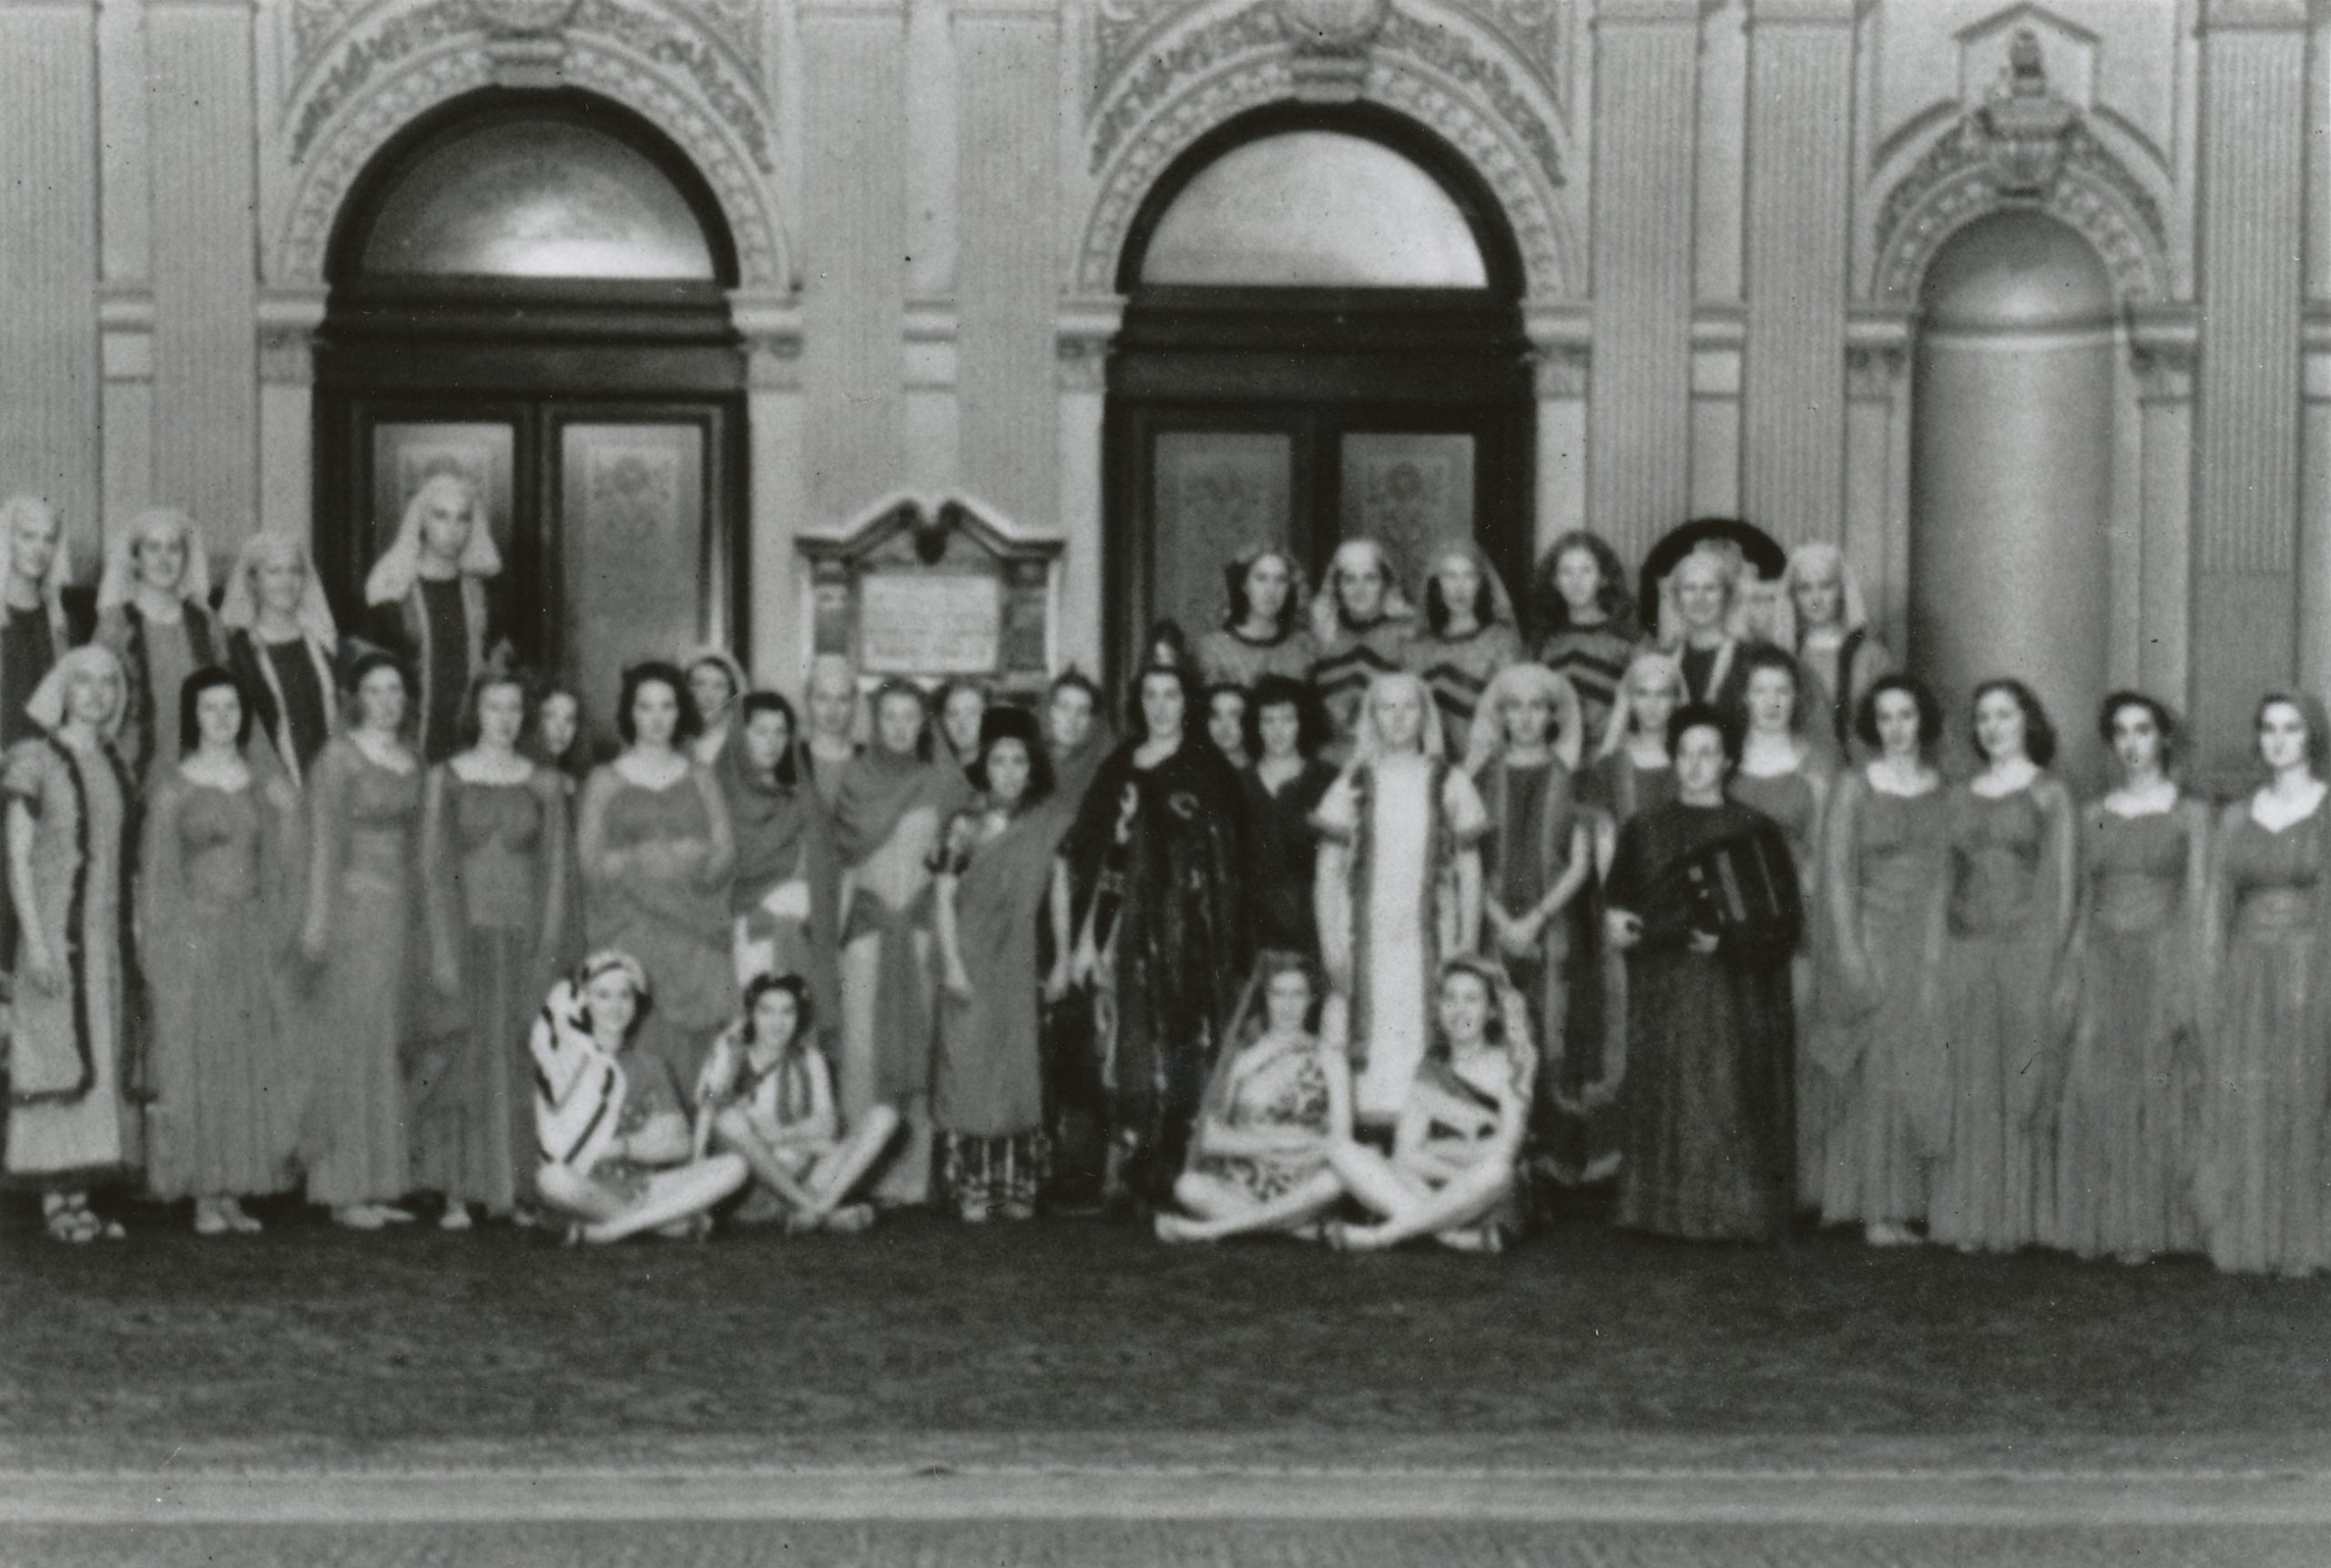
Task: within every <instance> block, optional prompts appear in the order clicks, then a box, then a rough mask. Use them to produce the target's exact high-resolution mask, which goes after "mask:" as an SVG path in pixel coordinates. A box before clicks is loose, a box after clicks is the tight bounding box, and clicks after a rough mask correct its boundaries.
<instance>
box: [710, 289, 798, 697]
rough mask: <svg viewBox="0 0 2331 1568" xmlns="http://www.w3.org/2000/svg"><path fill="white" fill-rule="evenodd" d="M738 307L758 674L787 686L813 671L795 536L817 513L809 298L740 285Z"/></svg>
mask: <svg viewBox="0 0 2331 1568" xmlns="http://www.w3.org/2000/svg"><path fill="white" fill-rule="evenodd" d="M728 311H729V315H730V317H731V319H732V320H734V321H735V322H736V323H737V335H738V337H739V338H741V339H743V340H744V343H745V423H746V439H747V441H748V443H749V451H748V473H750V475H751V484H752V499H751V514H750V518H749V522H748V527H749V529H750V536H749V538H748V542H747V547H746V560H747V570H748V573H749V574H750V579H751V580H750V588H751V596H750V601H749V602H750V603H751V605H752V615H753V624H752V627H751V635H750V636H748V638H747V639H746V640H747V642H748V644H749V649H748V651H749V653H750V655H751V657H752V676H753V678H754V680H756V681H758V682H760V683H763V684H766V685H769V686H773V687H779V688H780V689H782V690H786V691H798V690H799V689H800V686H801V680H802V677H803V676H804V675H806V674H807V666H808V658H809V626H807V625H806V624H804V623H803V620H802V616H801V614H800V611H801V599H802V593H801V583H802V579H801V575H800V564H799V561H798V560H797V559H796V552H795V550H794V548H793V541H794V540H795V538H797V537H798V536H799V535H800V533H801V531H802V529H803V528H804V527H805V526H807V525H808V522H809V400H808V398H807V397H805V396H804V395H803V392H802V389H801V307H800V303H799V300H796V299H795V298H794V297H793V296H792V295H790V294H779V293H771V294H758V293H750V292H747V291H745V290H738V291H737V292H736V293H734V294H732V295H730V296H729V300H728Z"/></svg>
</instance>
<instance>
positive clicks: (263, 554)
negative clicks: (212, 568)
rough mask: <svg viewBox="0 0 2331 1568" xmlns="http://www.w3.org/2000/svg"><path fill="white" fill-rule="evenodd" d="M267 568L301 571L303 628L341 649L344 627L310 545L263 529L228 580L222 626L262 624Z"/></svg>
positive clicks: (237, 560)
mask: <svg viewBox="0 0 2331 1568" xmlns="http://www.w3.org/2000/svg"><path fill="white" fill-rule="evenodd" d="M266 566H297V567H299V568H300V574H301V576H302V579H303V580H302V582H301V584H300V608H299V610H298V611H297V612H296V617H297V619H298V620H299V623H300V630H301V631H303V632H305V633H306V634H307V635H308V636H309V637H310V639H311V640H313V641H314V642H316V643H318V644H320V645H321V646H322V647H326V648H331V647H337V646H338V645H339V642H340V628H339V626H336V625H334V624H333V621H332V618H331V602H330V601H329V600H327V599H326V598H325V597H324V585H323V582H322V580H321V578H319V577H318V576H317V575H316V568H315V564H314V563H313V562H312V561H310V560H309V558H308V547H307V545H304V544H302V543H301V542H300V537H299V535H296V534H278V533H272V532H270V531H267V530H264V529H262V530H261V531H260V532H259V533H257V534H254V535H251V536H250V537H249V538H248V539H246V540H244V541H243V547H242V549H241V550H239V551H238V552H237V553H236V555H235V570H234V575H231V576H229V578H228V579H227V596H226V598H225V599H224V600H223V601H221V603H220V604H219V625H220V626H228V627H230V628H235V629H239V630H243V631H249V629H250V628H251V627H252V626H257V625H258V624H259V584H258V577H259V574H260V569H261V568H262V567H266Z"/></svg>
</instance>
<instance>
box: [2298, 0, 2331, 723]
mask: <svg viewBox="0 0 2331 1568" xmlns="http://www.w3.org/2000/svg"><path fill="white" fill-rule="evenodd" d="M2305 336H2306V364H2305V366H2304V369H2303V380H2302V385H2303V386H2304V388H2305V405H2304V411H2303V414H2302V418H2303V422H2304V423H2303V424H2302V427H2301V432H2300V440H2301V443H2302V445H2301V452H2302V458H2301V463H2302V473H2301V480H2300V490H2299V609H2298V671H2299V675H2298V678H2299V684H2300V685H2302V686H2304V687H2307V688H2309V689H2310V690H2314V691H2325V690H2331V14H2326V12H2325V10H2324V9H2323V8H2322V7H2320V6H2317V7H2316V15H2315V19H2314V26H2313V29H2312V31H2311V32H2310V33H2309V35H2308V36H2307V47H2306V333H2305Z"/></svg>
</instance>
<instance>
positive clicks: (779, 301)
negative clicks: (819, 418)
mask: <svg viewBox="0 0 2331 1568" xmlns="http://www.w3.org/2000/svg"><path fill="white" fill-rule="evenodd" d="M728 316H729V320H730V321H734V322H735V323H736V326H737V335H738V337H739V338H742V339H743V340H744V342H745V384H746V385H747V387H748V388H749V389H750V390H752V391H754V392H799V391H800V390H801V335H802V334H801V302H800V300H799V298H798V297H796V296H795V295H793V294H790V293H783V292H771V291H764V290H750V289H738V290H735V291H733V292H732V293H730V294H729V296H728Z"/></svg>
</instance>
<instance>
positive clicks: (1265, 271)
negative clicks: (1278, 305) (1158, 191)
mask: <svg viewBox="0 0 2331 1568" xmlns="http://www.w3.org/2000/svg"><path fill="white" fill-rule="evenodd" d="M1141 281H1142V282H1143V283H1145V284H1165V285H1184V286H1240V285H1245V286H1249V287H1258V288H1303V287H1314V288H1377V289H1484V288H1487V287H1488V286H1489V267H1488V264H1487V263H1486V261H1484V260H1483V259H1482V255H1481V244H1480V241H1479V240H1478V239H1476V238H1475V236H1474V234H1473V229H1472V225H1471V223H1469V222H1468V221H1467V219H1466V217H1465V214H1464V212H1463V210H1462V209H1460V208H1459V207H1458V205H1457V203H1456V202H1455V201H1454V200H1453V199H1451V197H1450V194H1449V192H1448V191H1447V190H1446V189H1445V188H1443V187H1442V186H1441V184H1440V181H1439V180H1437V179H1435V178H1433V177H1432V176H1431V175H1430V174H1428V173H1427V172H1426V171H1425V170H1423V169H1422V168H1419V167H1417V165H1416V164H1414V163H1413V162H1411V161H1410V160H1409V159H1408V158H1405V157H1403V156H1401V155H1400V153H1399V152H1396V151H1394V150H1393V149H1392V148H1389V147H1386V146H1385V145H1384V144H1383V143H1381V142H1379V141H1374V140H1370V139H1369V138H1368V137H1359V136H1353V135H1351V134H1349V133H1348V132H1343V131H1334V130H1322V129H1306V130H1289V131H1282V132H1280V133H1278V134H1277V135H1275V136H1266V137H1260V138H1258V139H1257V140H1254V141H1250V142H1247V143H1245V144H1244V145H1242V146H1239V147H1236V148H1232V149H1231V150H1230V151H1228V152H1227V153H1225V154H1223V155H1222V157H1220V158H1216V160H1215V161H1213V162H1212V163H1209V164H1207V165H1206V167H1205V168H1201V169H1199V170H1198V172H1197V173H1196V175H1195V176H1193V177H1192V178H1191V179H1190V181H1189V183H1188V184H1187V185H1186V186H1184V187H1183V188H1182V189H1181V191H1180V192H1179V193H1178V194H1177V195H1176V196H1175V197H1174V198H1173V200H1172V202H1171V204H1170V205H1169V206H1167V207H1166V209H1165V212H1164V214H1163V215H1162V216H1161V217H1160V218H1159V219H1158V220H1157V226H1156V228H1155V229H1154V230H1152V231H1151V233H1150V236H1149V243H1148V246H1147V249H1145V251H1144V252H1143V254H1142V259H1141Z"/></svg>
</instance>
